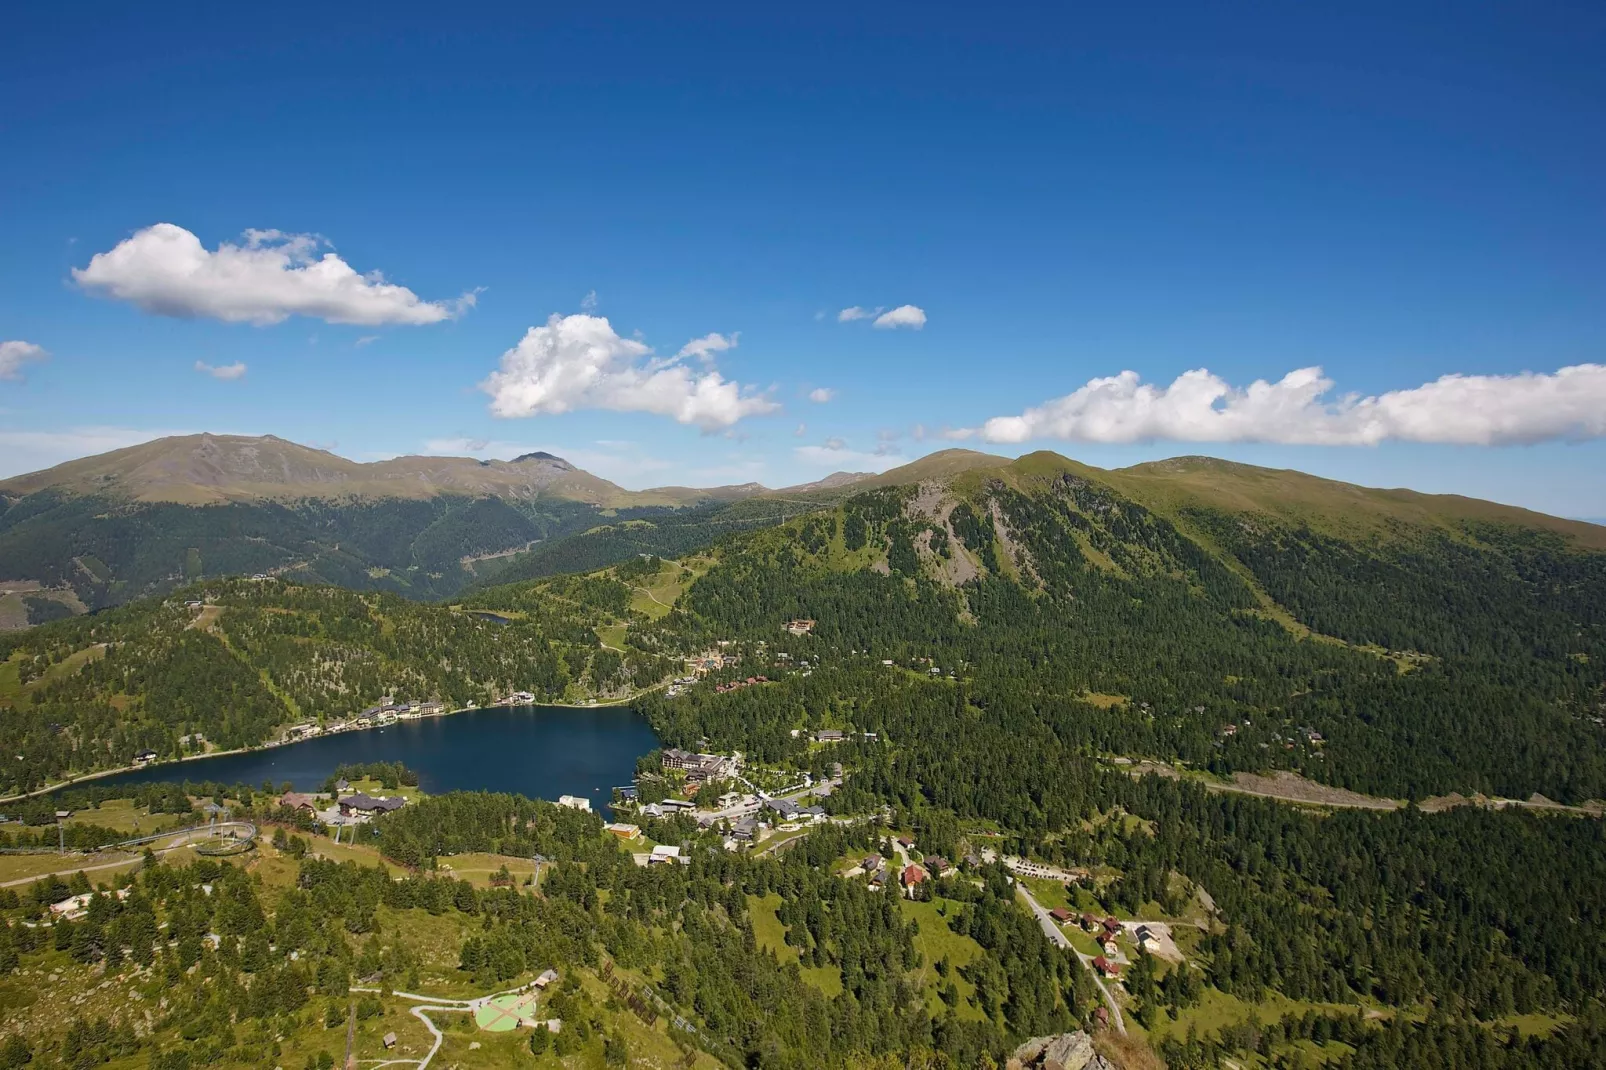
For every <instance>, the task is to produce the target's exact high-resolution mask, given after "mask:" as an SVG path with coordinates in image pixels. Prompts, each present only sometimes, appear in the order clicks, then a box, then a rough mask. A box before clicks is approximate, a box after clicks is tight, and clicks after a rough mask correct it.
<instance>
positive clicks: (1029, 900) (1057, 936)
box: [1015, 881, 1126, 1036]
mask: <svg viewBox="0 0 1606 1070" xmlns="http://www.w3.org/2000/svg"><path fill="white" fill-rule="evenodd" d="M1015 892H1016V894H1018V895H1019V896H1020V897H1021V898H1022V899H1025V900H1026V905H1027V906H1029V907H1031V908H1032V913H1033V914H1035V915H1037V924H1039V925H1041V926H1042V927H1043V933H1044V935H1046V936H1047V937H1048V938H1049V939H1050V940H1052V941H1054V943H1056V944H1058V945H1059V946H1060V947H1063V948H1064V949H1065V950H1067V951H1069V952H1070V953H1071V954H1073V955H1075V956H1076V958H1077V960H1078V961H1079V962H1081V964H1082V965H1083V966H1085V967H1087V972H1088V973H1090V974H1092V975H1093V983H1094V984H1096V985H1098V986H1099V992H1100V993H1101V994H1102V995H1103V996H1104V1005H1105V1006H1106V1007H1108V1008H1109V1009H1110V1023H1111V1024H1112V1025H1114V1026H1115V1031H1116V1032H1117V1033H1120V1034H1121V1035H1122V1036H1126V1019H1125V1018H1123V1017H1122V1016H1121V1005H1120V1004H1118V1003H1116V1002H1115V996H1114V995H1112V994H1111V993H1110V990H1109V988H1108V987H1106V986H1105V984H1104V978H1102V977H1100V976H1099V972H1098V971H1097V970H1095V969H1094V968H1093V956H1091V955H1084V954H1082V953H1081V952H1080V951H1078V950H1076V946H1075V945H1074V944H1072V943H1071V940H1070V937H1068V936H1066V935H1065V934H1064V933H1063V932H1061V931H1060V927H1059V926H1058V925H1056V924H1054V918H1053V916H1052V915H1050V914H1049V912H1048V911H1047V910H1046V909H1045V908H1044V906H1043V904H1041V903H1039V902H1038V901H1037V899H1036V898H1035V897H1034V896H1033V895H1032V893H1031V892H1030V891H1029V890H1027V888H1026V885H1024V884H1022V883H1020V882H1019V881H1016V882H1015Z"/></svg>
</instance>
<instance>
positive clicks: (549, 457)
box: [508, 450, 574, 472]
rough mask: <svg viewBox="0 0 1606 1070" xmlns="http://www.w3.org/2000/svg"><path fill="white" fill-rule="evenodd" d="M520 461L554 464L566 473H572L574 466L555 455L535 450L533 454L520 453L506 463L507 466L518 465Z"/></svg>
mask: <svg viewBox="0 0 1606 1070" xmlns="http://www.w3.org/2000/svg"><path fill="white" fill-rule="evenodd" d="M522 461H547V462H549V463H551V464H555V465H557V466H558V467H559V468H562V469H565V470H567V471H571V472H572V471H573V470H574V465H572V464H570V463H569V462H568V461H565V460H564V459H563V458H562V457H559V456H558V455H557V454H555V453H548V452H546V451H545V450H536V451H535V452H534V453H521V454H519V455H518V456H517V457H515V458H513V460H511V461H509V462H508V463H509V464H519V463H520V462H522Z"/></svg>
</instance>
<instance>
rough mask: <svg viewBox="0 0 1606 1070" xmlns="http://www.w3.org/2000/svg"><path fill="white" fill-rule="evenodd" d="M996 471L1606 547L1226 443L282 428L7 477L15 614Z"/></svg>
mask: <svg viewBox="0 0 1606 1070" xmlns="http://www.w3.org/2000/svg"><path fill="white" fill-rule="evenodd" d="M987 470H998V471H1006V470H1007V471H1008V472H1009V473H1011V476H1012V478H1023V479H1028V480H1030V479H1032V478H1036V477H1037V476H1041V477H1042V478H1050V477H1049V476H1048V475H1046V474H1045V473H1049V472H1054V473H1058V475H1059V476H1063V475H1064V474H1065V473H1075V474H1077V475H1078V476H1079V477H1082V478H1092V479H1097V480H1099V481H1100V482H1101V483H1103V484H1105V485H1107V486H1109V487H1111V488H1113V489H1115V490H1117V491H1118V492H1119V493H1120V494H1122V495H1123V496H1125V497H1127V498H1130V499H1131V500H1133V501H1135V502H1138V503H1141V504H1142V505H1143V506H1144V507H1145V508H1148V509H1151V510H1154V511H1155V512H1157V513H1159V514H1161V515H1164V516H1167V517H1169V518H1171V519H1173V520H1175V521H1177V522H1178V523H1179V524H1181V525H1183V526H1184V527H1189V528H1190V529H1194V528H1198V524H1197V522H1196V521H1195V520H1194V519H1190V518H1192V517H1194V516H1195V515H1196V514H1199V513H1201V511H1209V512H1211V513H1213V514H1215V513H1223V514H1236V515H1243V516H1249V517H1260V518H1275V519H1276V520H1277V521H1279V522H1281V523H1293V524H1299V525H1304V526H1308V527H1310V528H1311V529H1312V530H1316V531H1320V532H1323V533H1325V534H1326V535H1329V536H1331V537H1335V538H1342V539H1370V540H1376V539H1389V538H1394V537H1397V536H1398V535H1399V533H1400V532H1402V531H1406V530H1412V531H1422V530H1433V531H1439V532H1458V531H1461V530H1463V529H1465V527H1466V526H1467V525H1469V524H1477V523H1496V524H1504V525H1512V526H1516V527H1520V528H1525V529H1530V530H1533V531H1543V532H1548V533H1550V534H1551V535H1554V536H1557V537H1559V538H1561V539H1563V540H1565V541H1566V542H1567V543H1569V544H1573V545H1577V546H1579V547H1583V548H1594V549H1602V548H1606V528H1603V527H1601V526H1599V525H1593V524H1588V523H1584V522H1581V521H1571V520H1563V519H1559V518H1555V517H1549V516H1545V515H1543V514H1540V513H1534V512H1530V511H1527V510H1522V509H1517V508H1513V507H1510V506H1503V505H1497V504H1494V503H1490V502H1483V501H1478V500H1476V499H1470V498H1462V497H1458V496H1453V495H1425V494H1418V493H1416V492H1413V491H1407V490H1375V489H1370V488H1364V487H1358V486H1353V485H1351V484H1346V483H1339V482H1335V481H1332V480H1327V479H1321V478H1318V477H1315V476H1309V475H1305V474H1302V473H1299V472H1293V471H1284V470H1271V469H1264V468H1256V467H1253V466H1248V465H1242V464H1234V463H1231V462H1227V461H1220V460H1215V459H1212V458H1207V457H1180V458H1175V459H1171V460H1166V461H1158V462H1152V463H1148V464H1141V465H1136V466H1133V467H1131V468H1126V469H1120V470H1116V471H1104V470H1101V469H1095V468H1091V467H1088V466H1083V465H1079V464H1077V463H1076V462H1074V461H1069V460H1066V459H1065V458H1061V457H1059V456H1057V455H1055V454H1051V453H1040V454H1031V455H1028V456H1027V457H1024V458H1021V459H1020V460H1018V461H1011V460H1010V459H1008V458H1005V457H998V456H993V455H990V454H985V453H978V452H975V451H970V450H961V449H952V450H944V451H941V452H938V453H933V454H930V455H928V456H926V457H922V458H920V459H919V460H916V461H914V462H912V463H910V464H907V465H903V466H901V467H899V468H894V469H892V470H890V471H887V472H884V473H880V474H873V473H864V472H837V473H834V474H832V475H830V476H827V477H825V478H824V479H821V480H817V481H815V482H812V483H807V484H802V485H798V486H793V487H786V488H782V489H780V490H770V489H768V488H766V487H763V486H761V485H759V484H756V483H747V484H741V485H736V486H723V487H712V488H704V489H697V488H689V487H678V486H671V487H656V488H651V489H648V490H642V491H630V490H625V489H624V488H622V487H619V486H618V485H616V484H614V483H611V482H609V481H608V480H605V479H602V478H601V477H599V476H596V475H593V474H591V473H589V472H586V471H584V470H582V469H579V468H577V467H575V466H574V465H572V464H570V463H569V462H568V461H566V460H564V459H563V458H561V457H557V456H554V455H552V454H549V453H530V454H525V455H523V456H520V457H516V458H514V459H512V460H509V461H500V460H483V461H482V460H477V459H475V458H470V457H434V456H411V457H397V458H393V459H390V460H383V461H375V462H370V463H361V462H356V461H351V460H348V459H346V458H344V457H340V456H337V455H335V454H333V453H330V452H328V451H327V450H320V449H315V448H312V447H309V446H302V445H299V444H296V443H293V442H288V441H286V440H284V439H281V438H277V437H274V436H271V435H270V436H263V437H240V436H227V435H207V434H203V435H189V436H182V437H173V438H164V439H158V440H156V441H153V442H148V443H144V444H142V445H138V446H132V447H128V448H126V449H121V450H114V451H112V452H109V453H105V454H100V455H97V456H93V457H87V458H82V459H79V460H75V461H69V462H67V463H65V464H61V465H57V466H56V467H54V468H50V469H46V470H44V471H40V472H34V473H30V474H26V475H21V476H15V477H12V478H9V479H5V480H0V628H3V627H21V626H27V625H29V624H36V623H41V622H43V621H46V620H50V619H54V618H56V617H60V616H65V615H70V614H75V613H80V612H84V611H86V610H92V609H96V608H100V607H104V606H109V605H116V604H121V603H123V602H126V601H129V600H130V599H133V598H137V597H140V596H143V595H147V594H155V593H161V592H163V591H166V590H171V589H173V588H174V587H176V586H177V585H179V584H182V583H184V582H187V581H192V580H195V579H200V578H203V577H210V576H220V575H231V574H246V575H250V574H257V573H263V574H284V575H293V576H295V577H298V578H300V579H303V580H305V581H308V582H319V581H322V582H329V583H334V584H337V585H341V586H346V587H350V588H353V589H359V590H363V589H377V590H391V591H395V592H397V593H401V594H405V595H408V596H410V597H415V598H425V599H433V598H443V597H450V596H452V595H455V594H457V593H458V592H460V591H462V590H464V589H465V588H468V587H470V586H484V585H486V584H488V583H495V582H509V581H513V580H521V579H533V578H539V577H542V576H547V575H552V574H556V573H560V572H572V571H584V570H588V569H595V568H601V567H606V566H608V565H610V564H613V563H616V562H618V561H621V560H625V559H626V558H628V557H631V556H633V555H635V554H640V553H654V554H660V555H675V554H679V553H683V552H685V551H687V550H690V549H693V548H696V547H698V546H701V545H706V544H708V543H710V542H712V541H713V540H714V539H715V538H717V537H718V536H720V535H722V534H727V533H729V532H731V531H737V530H747V529H752V528H759V527H765V526H769V525H773V524H777V523H781V522H784V521H785V520H786V519H787V517H788V516H795V515H797V514H798V513H799V512H802V511H807V510H809V509H812V508H820V507H824V506H825V505H827V504H828V503H831V502H834V501H837V500H840V499H842V498H843V497H846V496H848V495H850V494H854V493H858V492H862V491H865V490H869V489H872V488H877V487H889V486H901V485H911V484H921V483H932V482H944V481H950V480H953V479H955V478H958V477H960V476H962V475H963V474H965V473H969V472H978V471H987ZM1034 473H1036V474H1037V476H1034ZM1201 537H1202V538H1207V539H1208V538H1211V537H1212V536H1208V535H1204V534H1202V533H1201Z"/></svg>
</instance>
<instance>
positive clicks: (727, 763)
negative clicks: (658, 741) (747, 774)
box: [663, 747, 742, 780]
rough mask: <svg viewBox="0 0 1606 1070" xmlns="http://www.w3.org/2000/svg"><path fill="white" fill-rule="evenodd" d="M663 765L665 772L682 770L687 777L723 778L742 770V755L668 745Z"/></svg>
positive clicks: (703, 778)
mask: <svg viewBox="0 0 1606 1070" xmlns="http://www.w3.org/2000/svg"><path fill="white" fill-rule="evenodd" d="M663 766H664V771H665V772H683V773H685V774H686V775H687V778H688V779H690V778H692V777H696V778H699V779H702V780H724V779H726V778H728V777H733V776H735V775H736V774H737V773H740V772H741V771H742V756H741V754H740V753H737V754H731V755H725V754H699V753H697V752H695V751H689V750H681V749H680V748H679V747H670V748H669V749H668V750H666V751H664V753H663Z"/></svg>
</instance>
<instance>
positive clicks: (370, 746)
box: [90, 706, 659, 809]
mask: <svg viewBox="0 0 1606 1070" xmlns="http://www.w3.org/2000/svg"><path fill="white" fill-rule="evenodd" d="M658 745H659V743H658V737H657V735H655V734H654V732H653V730H652V728H651V727H649V726H648V724H647V722H646V720H645V719H644V718H642V717H641V716H640V715H639V714H637V713H636V712H635V711H633V710H630V709H627V708H625V707H623V706H602V707H597V708H595V709H592V708H583V709H570V708H568V707H562V706H500V707H496V708H493V709H485V710H473V711H470V712H468V713H454V714H452V715H451V716H449V717H431V718H426V719H424V720H421V721H407V722H402V723H399V724H394V725H390V726H389V727H386V728H371V729H368V730H367V731H363V732H342V733H340V734H338V735H333V736H323V737H320V738H318V739H313V740H309V741H308V742H306V743H294V744H290V745H288V746H284V747H270V748H268V749H266V750H259V751H250V752H247V753H245V754H229V755H224V756H223V757H220V758H206V759H202V760H198V761H190V762H182V763H177V762H175V763H169V764H166V765H157V766H152V767H151V768H149V769H139V770H135V771H133V772H129V773H119V774H117V775H116V776H109V777H102V778H100V779H99V780H95V781H91V782H90V783H93V784H95V785H97V786H100V785H107V784H112V785H116V784H148V783H153V782H156V781H164V780H166V781H175V780H176V781H183V780H191V781H196V782H200V781H208V780H210V781H214V782H216V783H220V784H250V785H252V786H253V787H255V786H257V785H260V784H261V783H262V782H263V781H264V780H271V781H272V782H273V784H274V787H278V786H279V785H280V784H282V783H283V782H285V781H287V780H288V781H289V782H290V783H292V784H294V785H295V787H296V789H297V790H299V791H313V790H316V789H317V788H319V787H321V786H322V785H323V782H324V781H325V780H326V779H327V778H328V777H329V775H330V774H331V773H333V772H334V771H335V767H336V766H339V765H342V764H356V763H358V762H401V763H402V764H404V765H406V766H407V767H408V768H409V769H416V770H417V771H418V778H419V786H420V787H422V788H423V789H424V790H425V791H427V792H430V793H432V794H435V793H439V792H446V791H507V792H516V793H518V794H520V795H527V796H529V797H530V798H532V799H556V798H557V797H558V796H559V795H581V796H585V797H586V798H589V799H591V800H592V806H593V808H599V809H600V808H601V806H602V804H604V803H606V802H607V801H608V800H609V798H610V797H611V794H612V789H613V788H614V787H615V786H617V785H622V784H629V783H630V782H631V778H632V777H633V776H634V774H635V771H636V759H637V758H639V757H640V756H641V755H643V754H645V753H647V752H648V751H650V750H652V749H653V748H654V747H657V746H658Z"/></svg>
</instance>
